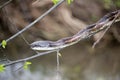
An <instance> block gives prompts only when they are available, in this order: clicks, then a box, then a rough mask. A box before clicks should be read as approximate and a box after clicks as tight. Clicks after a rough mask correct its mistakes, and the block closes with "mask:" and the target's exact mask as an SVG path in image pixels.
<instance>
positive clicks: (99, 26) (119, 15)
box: [4, 10, 120, 67]
mask: <svg viewBox="0 0 120 80" xmlns="http://www.w3.org/2000/svg"><path fill="white" fill-rule="evenodd" d="M118 21H120V10H117V11H116V12H112V13H109V14H107V15H105V16H104V17H103V18H101V19H100V20H99V21H98V22H97V23H94V24H92V25H89V26H88V27H87V28H85V29H83V30H81V31H80V32H78V33H77V34H75V36H77V35H78V34H79V36H81V38H80V40H83V39H86V38H89V37H91V36H93V35H95V34H96V33H98V32H100V31H102V30H105V29H106V28H109V27H110V26H111V24H113V23H114V22H118ZM106 26H108V27H106ZM88 31H90V32H88ZM81 32H82V33H83V32H84V33H83V34H81ZM86 34H87V35H86ZM64 39H65V38H64ZM62 40H63V39H62ZM77 42H78V41H77ZM77 42H76V43H77ZM72 45H73V44H72ZM58 50H59V49H54V50H50V51H46V52H41V53H39V52H36V53H37V54H36V55H33V56H31V57H28V58H24V59H19V60H16V61H12V62H9V63H6V64H5V65H4V67H6V66H9V65H12V64H16V63H19V62H25V61H28V60H31V59H34V58H36V57H39V56H42V55H46V54H49V53H52V52H57V51H58Z"/></svg>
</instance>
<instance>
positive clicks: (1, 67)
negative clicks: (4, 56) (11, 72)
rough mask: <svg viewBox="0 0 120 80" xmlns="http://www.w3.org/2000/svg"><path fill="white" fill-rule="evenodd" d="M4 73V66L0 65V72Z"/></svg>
mask: <svg viewBox="0 0 120 80" xmlns="http://www.w3.org/2000/svg"><path fill="white" fill-rule="evenodd" d="M4 71H5V67H4V64H0V72H4Z"/></svg>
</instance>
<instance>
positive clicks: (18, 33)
mask: <svg viewBox="0 0 120 80" xmlns="http://www.w3.org/2000/svg"><path fill="white" fill-rule="evenodd" d="M64 1H65V0H60V1H59V2H58V3H57V4H56V5H54V6H53V7H51V8H50V9H49V10H47V11H46V12H45V13H44V14H43V15H41V16H40V17H38V18H37V19H36V20H35V21H33V22H32V23H30V24H29V25H28V26H26V27H25V28H23V29H22V30H21V31H19V32H17V33H16V34H14V35H13V36H11V37H10V38H8V39H6V42H9V41H10V40H12V39H14V38H15V37H17V36H18V35H20V34H21V33H23V32H24V31H26V30H27V29H29V28H30V27H32V26H33V25H34V24H36V23H37V22H38V21H40V20H41V19H43V18H44V17H45V16H46V15H48V14H49V13H50V12H51V11H53V10H54V9H55V8H57V7H58V6H59V5H60V4H62V3H63V2H64ZM1 45H2V43H0V46H1Z"/></svg>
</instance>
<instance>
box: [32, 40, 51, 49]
mask: <svg viewBox="0 0 120 80" xmlns="http://www.w3.org/2000/svg"><path fill="white" fill-rule="evenodd" d="M51 43H52V42H51V41H35V42H33V43H31V44H30V46H31V48H32V49H33V50H46V49H47V48H48V47H50V44H51Z"/></svg>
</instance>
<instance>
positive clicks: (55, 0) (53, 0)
mask: <svg viewBox="0 0 120 80" xmlns="http://www.w3.org/2000/svg"><path fill="white" fill-rule="evenodd" d="M59 1H60V0H52V2H53V3H54V5H56V4H57V3H58V2H59Z"/></svg>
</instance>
